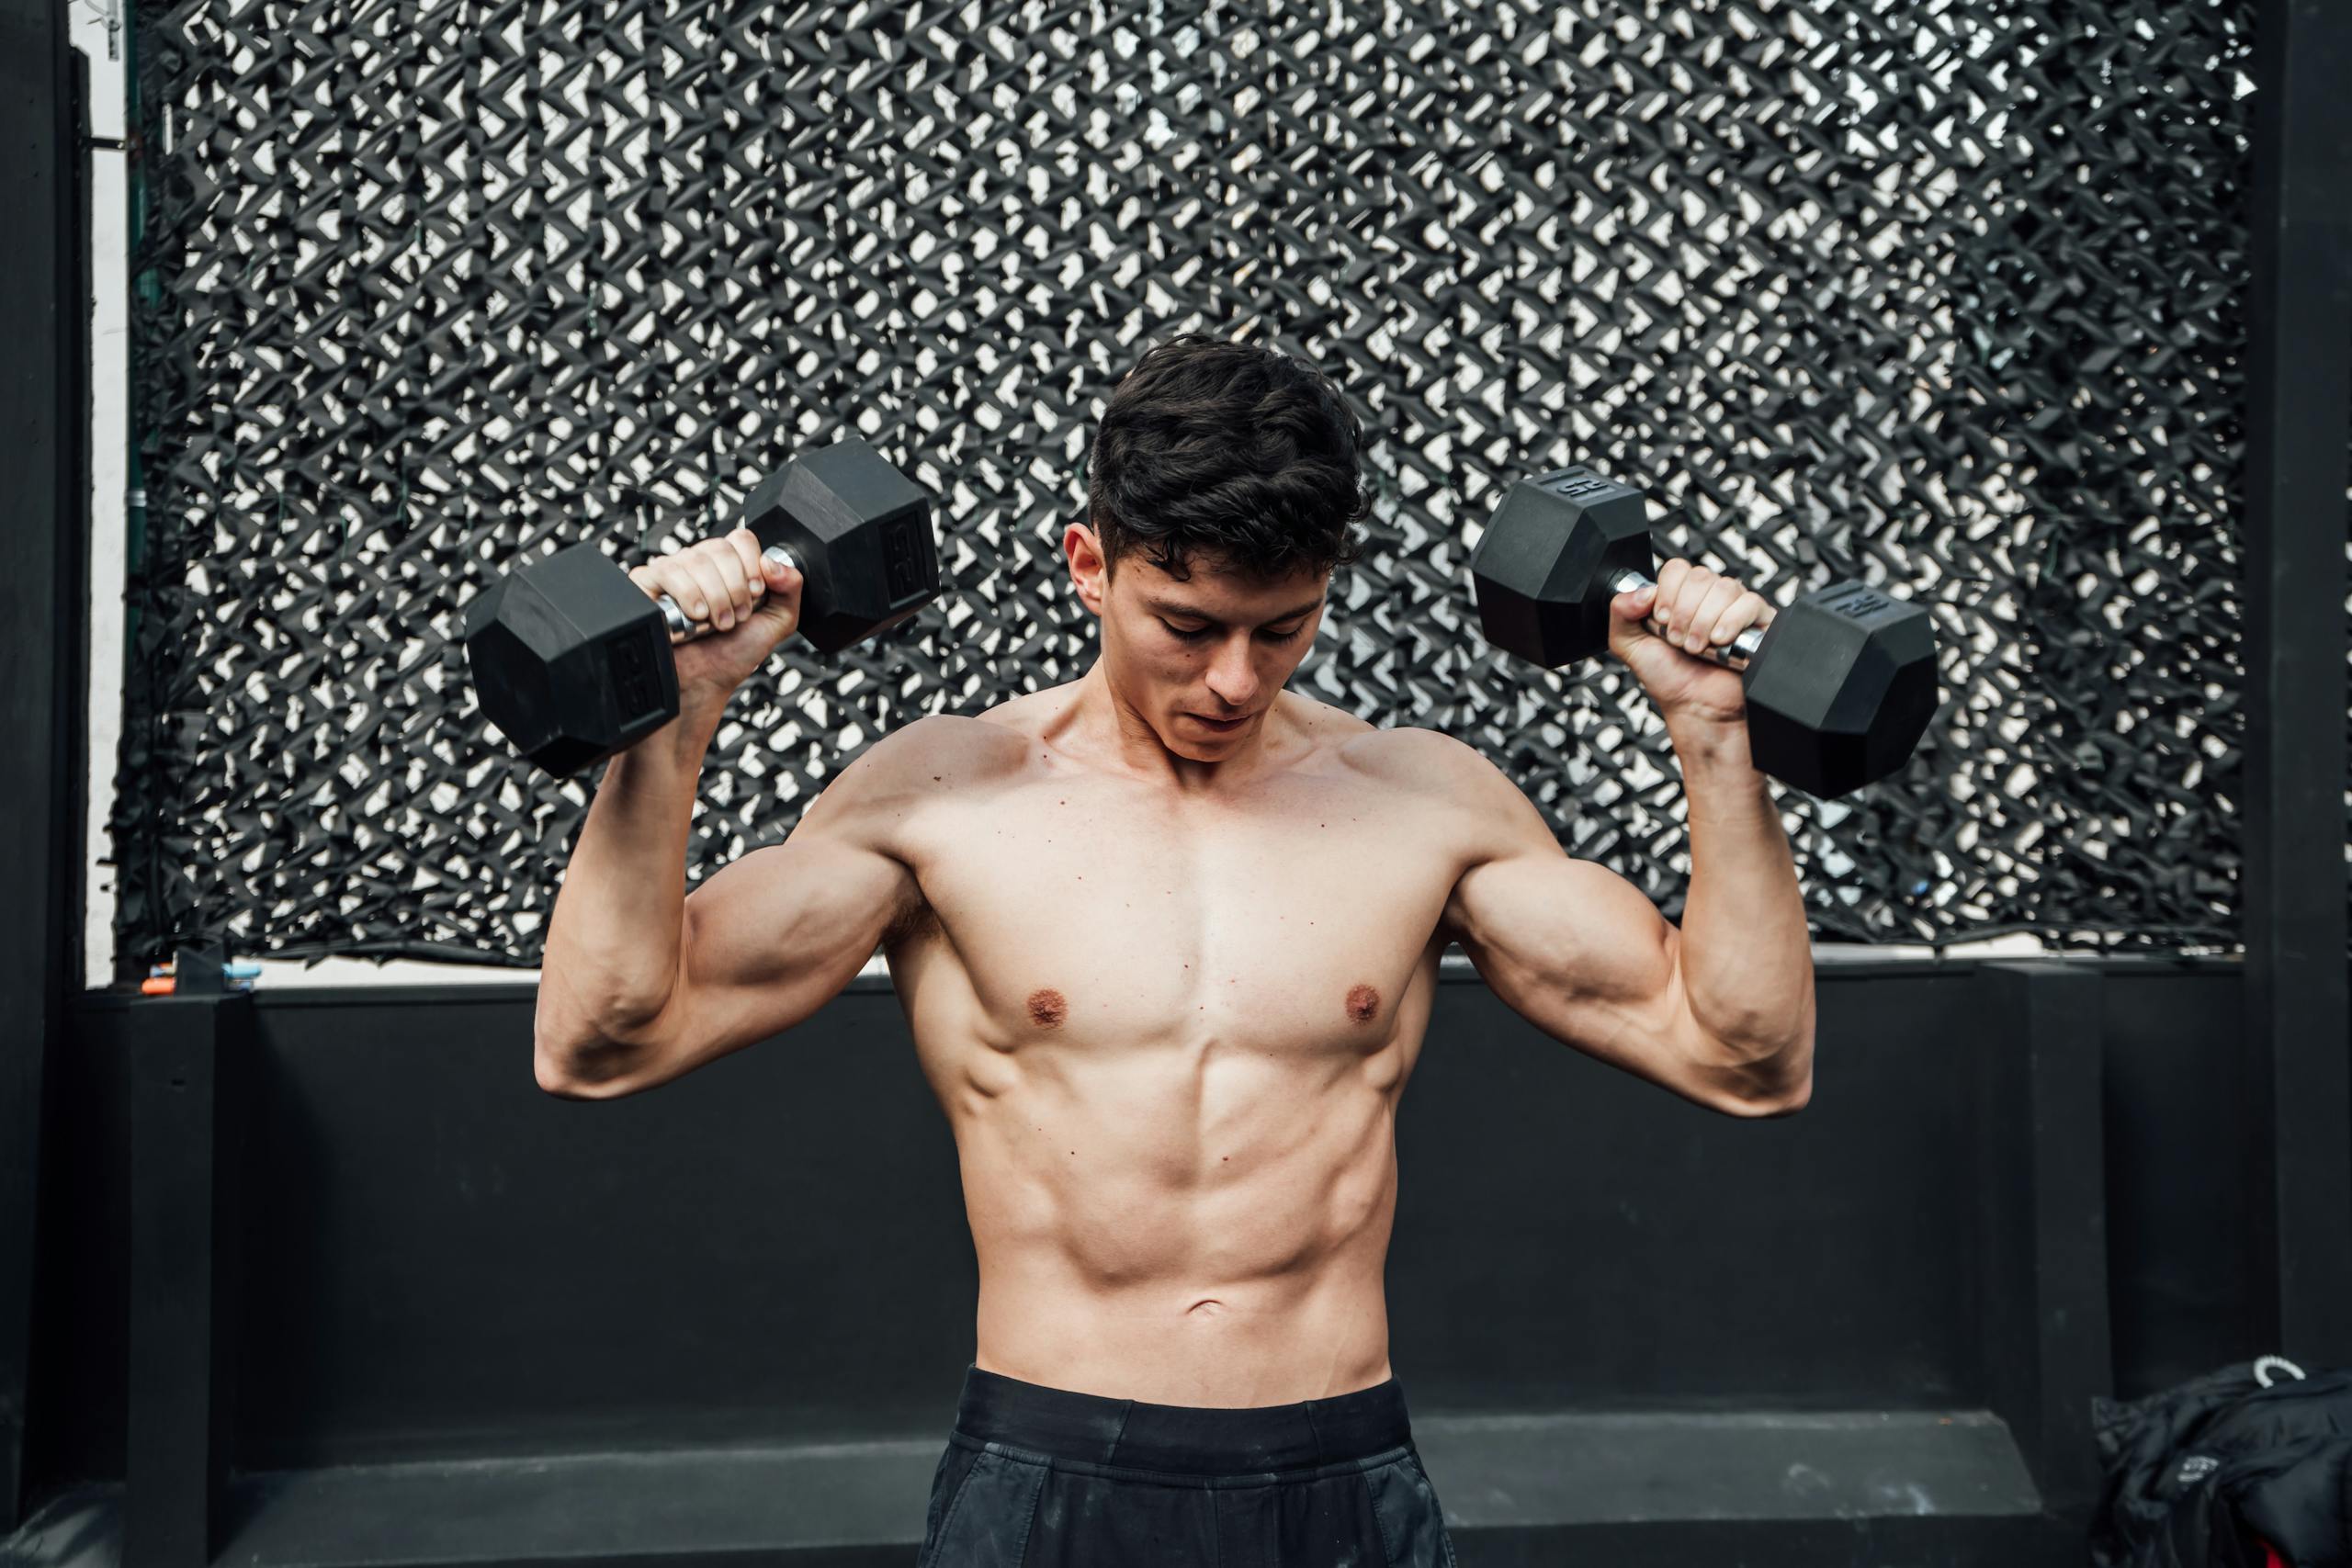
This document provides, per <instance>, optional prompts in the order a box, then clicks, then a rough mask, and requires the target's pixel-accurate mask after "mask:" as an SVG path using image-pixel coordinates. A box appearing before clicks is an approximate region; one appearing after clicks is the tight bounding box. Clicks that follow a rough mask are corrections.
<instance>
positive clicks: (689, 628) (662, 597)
mask: <svg viewBox="0 0 2352 1568" xmlns="http://www.w3.org/2000/svg"><path fill="white" fill-rule="evenodd" d="M760 558H761V559H762V560H767V561H774V562H775V563H776V564H777V565H778V566H788V567H790V568H791V569H792V570H795V571H798V570H800V562H799V561H798V560H797V558H794V556H793V553H792V552H791V551H790V550H787V549H786V548H785V547H783V546H782V545H770V546H769V547H767V548H766V549H764V550H762V551H761V552H760ZM653 603H654V604H655V605H656V607H658V608H659V609H660V610H661V612H662V620H663V621H664V622H665V623H667V624H668V626H669V627H670V640H671V641H672V642H673V643H680V642H692V641H693V640H694V639H695V638H696V637H707V636H708V635H709V633H710V623H709V622H708V621H697V620H694V619H692V618H691V617H689V616H688V615H687V614H686V613H685V611H684V610H682V609H680V608H679V607H678V602H677V601H676V600H675V599H673V598H671V597H670V596H669V595H668V594H667V593H657V594H655V595H654V596H653Z"/></svg>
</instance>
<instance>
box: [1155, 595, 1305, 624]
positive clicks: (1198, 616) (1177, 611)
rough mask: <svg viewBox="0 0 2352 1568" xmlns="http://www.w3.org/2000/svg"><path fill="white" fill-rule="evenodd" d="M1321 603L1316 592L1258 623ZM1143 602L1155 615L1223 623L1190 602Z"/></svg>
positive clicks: (1279, 617)
mask: <svg viewBox="0 0 2352 1568" xmlns="http://www.w3.org/2000/svg"><path fill="white" fill-rule="evenodd" d="M1322 603H1323V596H1322V595H1321V594H1319V593H1318V594H1317V595H1316V596H1315V597H1314V598H1312V599H1309V600H1308V601H1307V602H1306V604H1301V605H1299V606H1297V607H1296V608H1295V609H1290V610H1284V611H1283V613H1282V614H1281V615H1269V616H1267V617H1266V618H1265V619H1264V620H1263V621H1261V622H1260V623H1259V625H1261V626H1272V625H1273V624H1274V623H1275V622H1276V621H1287V620H1289V619H1290V618H1291V617H1292V616H1294V615H1306V614H1307V613H1308V612H1309V611H1311V610H1313V609H1314V608H1315V607H1316V606H1317V605H1318V604H1322ZM1143 604H1144V608H1145V609H1147V610H1149V611H1150V612H1151V613H1152V614H1154V615H1185V616H1189V617H1191V618H1192V619H1194V620H1201V621H1206V622H1208V623H1209V624H1210V625H1211V626H1223V625H1224V624H1225V623H1224V622H1222V621H1220V620H1218V619H1217V618H1216V616H1215V615H1207V614H1204V612H1202V611H1199V610H1195V609H1193V607H1192V606H1191V605H1190V604H1177V603H1176V602H1175V601H1174V600H1172V599H1146V600H1145V601H1144V602H1143Z"/></svg>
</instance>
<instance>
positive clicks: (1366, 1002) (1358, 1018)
mask: <svg viewBox="0 0 2352 1568" xmlns="http://www.w3.org/2000/svg"><path fill="white" fill-rule="evenodd" d="M1379 1012H1380V993H1379V992H1378V991H1375V990H1374V989H1373V988H1372V987H1370V986H1358V987H1355V988H1354V989H1353V990H1351V991H1350V992H1349V993H1348V1017H1349V1019H1350V1020H1351V1021H1354V1022H1357V1023H1370V1022H1371V1021H1373V1019H1374V1017H1376V1016H1377V1015H1378V1014H1379Z"/></svg>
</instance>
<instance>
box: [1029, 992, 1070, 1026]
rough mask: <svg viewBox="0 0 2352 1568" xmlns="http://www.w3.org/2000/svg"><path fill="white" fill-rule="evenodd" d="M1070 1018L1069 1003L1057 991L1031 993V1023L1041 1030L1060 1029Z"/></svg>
mask: <svg viewBox="0 0 2352 1568" xmlns="http://www.w3.org/2000/svg"><path fill="white" fill-rule="evenodd" d="M1068 1017H1069V1002H1068V1001H1066V1000H1064V999H1063V998H1062V994H1061V993H1060V992H1059V991H1056V990H1047V989H1040V990H1035V991H1032V992H1030V993H1029V1021H1030V1022H1032V1023H1034V1024H1035V1025H1036V1026H1037V1027H1038V1028H1040V1029H1059V1028H1060V1027H1061V1026H1062V1021H1063V1020H1064V1019H1066V1018H1068Z"/></svg>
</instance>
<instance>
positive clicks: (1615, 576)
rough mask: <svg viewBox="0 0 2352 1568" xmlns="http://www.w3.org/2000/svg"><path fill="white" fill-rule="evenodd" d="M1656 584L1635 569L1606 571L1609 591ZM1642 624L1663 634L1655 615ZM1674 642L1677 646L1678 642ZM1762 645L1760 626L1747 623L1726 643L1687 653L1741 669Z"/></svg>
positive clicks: (1663, 625)
mask: <svg viewBox="0 0 2352 1568" xmlns="http://www.w3.org/2000/svg"><path fill="white" fill-rule="evenodd" d="M1656 587H1657V583H1655V582H1653V581H1650V580H1649V579H1648V578H1646V577H1644V576H1643V575H1642V574H1641V573H1640V572H1638V571H1632V570H1618V571H1614V572H1611V573H1610V576H1609V591H1610V592H1611V593H1631V592H1634V590H1635V589H1636V588H1656ZM1642 624H1643V625H1644V626H1647V627H1649V629H1650V630H1652V631H1654V632H1656V633H1657V635H1658V636H1660V637H1664V636H1666V623H1665V622H1663V621H1660V620H1658V619H1657V617H1655V616H1653V617H1651V618H1650V619H1649V620H1646V621H1645V622H1643V623H1642ZM1676 646H1677V647H1680V645H1679V644H1677V645H1676ZM1763 646H1764V628H1763V627H1762V626H1749V627H1747V629H1746V630H1744V631H1742V632H1741V633H1740V634H1739V635H1738V636H1737V637H1733V638H1732V639H1731V646H1730V647H1728V648H1717V647H1716V646H1715V645H1714V644H1713V643H1709V644H1708V645H1707V650H1706V651H1705V652H1704V653H1697V654H1692V655H1691V657H1692V658H1694V659H1704V660H1707V661H1708V662H1709V663H1712V664H1720V665H1722V666H1723V667H1724V669H1726V670H1745V669H1747V661H1748V660H1751V659H1753V658H1755V657H1756V650H1757V649H1759V648H1762V647H1763ZM1683 651H1684V652H1686V653H1687V652H1689V651H1690V650H1689V649H1683Z"/></svg>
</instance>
